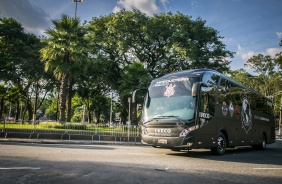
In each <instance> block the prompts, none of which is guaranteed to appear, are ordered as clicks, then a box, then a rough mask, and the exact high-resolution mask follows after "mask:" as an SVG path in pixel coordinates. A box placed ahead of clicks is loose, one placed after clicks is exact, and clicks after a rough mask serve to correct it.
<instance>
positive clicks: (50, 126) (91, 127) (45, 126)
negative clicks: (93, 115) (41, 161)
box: [0, 122, 138, 133]
mask: <svg viewBox="0 0 282 184" xmlns="http://www.w3.org/2000/svg"><path fill="white" fill-rule="evenodd" d="M0 128H1V129H3V128H7V129H10V128H12V129H36V130H79V131H96V132H105V133H123V132H127V131H128V127H127V126H114V127H110V126H107V125H105V124H101V125H97V124H82V123H65V124H61V123H59V122H41V123H39V124H35V125H34V124H30V123H10V122H9V123H8V122H6V123H4V122H0ZM137 129H138V128H132V127H131V128H130V133H135V132H136V131H137Z"/></svg>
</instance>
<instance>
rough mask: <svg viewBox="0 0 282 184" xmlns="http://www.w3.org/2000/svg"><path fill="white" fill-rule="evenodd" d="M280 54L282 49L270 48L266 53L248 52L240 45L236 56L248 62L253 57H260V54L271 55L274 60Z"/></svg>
mask: <svg viewBox="0 0 282 184" xmlns="http://www.w3.org/2000/svg"><path fill="white" fill-rule="evenodd" d="M279 52H282V49H281V48H268V49H266V50H264V51H260V52H254V51H246V50H245V49H244V48H242V47H241V46H240V45H238V49H237V52H236V55H237V56H238V57H240V58H242V59H243V60H244V61H247V60H248V59H250V58H251V57H253V56H255V55H258V54H262V55H264V56H266V55H269V56H271V57H272V58H274V57H275V55H276V54H277V53H279Z"/></svg>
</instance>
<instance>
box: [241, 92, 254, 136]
mask: <svg viewBox="0 0 282 184" xmlns="http://www.w3.org/2000/svg"><path fill="white" fill-rule="evenodd" d="M241 121H242V128H243V129H244V130H245V131H246V134H247V133H248V131H249V130H250V129H252V112H251V106H250V102H249V100H248V99H247V97H243V99H242V110H241Z"/></svg>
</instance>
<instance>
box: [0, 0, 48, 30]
mask: <svg viewBox="0 0 282 184" xmlns="http://www.w3.org/2000/svg"><path fill="white" fill-rule="evenodd" d="M0 17H1V18H4V17H6V18H11V17H12V18H14V19H15V20H17V21H18V22H19V23H21V24H22V26H23V27H24V29H25V30H26V31H27V32H31V33H34V34H36V35H42V34H43V32H44V31H45V30H46V28H48V27H49V26H50V18H49V16H48V14H46V13H45V12H44V11H43V10H42V9H40V8H37V7H34V6H32V5H31V4H30V2H29V1H28V0H20V1H19V0H1V1H0Z"/></svg>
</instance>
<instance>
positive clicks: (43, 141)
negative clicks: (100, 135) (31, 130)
mask: <svg viewBox="0 0 282 184" xmlns="http://www.w3.org/2000/svg"><path fill="white" fill-rule="evenodd" d="M11 142H14V143H32V144H83V145H128V146H141V145H143V144H142V143H141V142H124V141H92V140H55V139H24V138H1V137H0V144H1V143H11Z"/></svg>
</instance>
